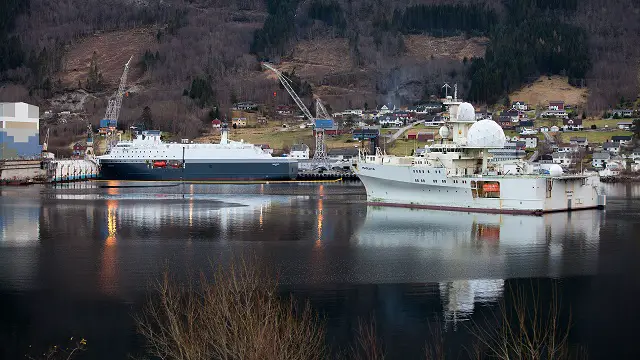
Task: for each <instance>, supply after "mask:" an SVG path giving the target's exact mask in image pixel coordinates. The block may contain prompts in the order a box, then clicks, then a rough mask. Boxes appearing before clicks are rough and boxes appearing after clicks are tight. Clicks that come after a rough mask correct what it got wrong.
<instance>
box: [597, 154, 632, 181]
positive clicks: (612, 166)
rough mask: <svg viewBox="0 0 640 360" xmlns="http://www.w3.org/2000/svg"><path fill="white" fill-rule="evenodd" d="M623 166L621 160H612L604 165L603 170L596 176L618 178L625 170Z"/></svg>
mask: <svg viewBox="0 0 640 360" xmlns="http://www.w3.org/2000/svg"><path fill="white" fill-rule="evenodd" d="M625 165H626V164H625V163H624V161H623V160H620V159H615V158H612V159H611V160H609V161H608V162H607V163H606V165H605V167H604V169H603V170H600V171H598V175H600V176H601V177H606V176H618V175H620V172H622V171H623V170H624V169H625Z"/></svg>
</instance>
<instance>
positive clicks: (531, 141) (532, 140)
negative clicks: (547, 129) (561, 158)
mask: <svg viewBox="0 0 640 360" xmlns="http://www.w3.org/2000/svg"><path fill="white" fill-rule="evenodd" d="M520 141H524V143H525V146H526V148H527V149H535V148H537V147H538V137H537V136H521V137H520Z"/></svg>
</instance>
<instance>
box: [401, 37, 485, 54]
mask: <svg viewBox="0 0 640 360" xmlns="http://www.w3.org/2000/svg"><path fill="white" fill-rule="evenodd" d="M488 43H489V39H488V38H486V37H471V38H466V37H464V36H452V37H433V36H428V35H407V36H405V37H404V44H405V46H406V48H407V54H408V55H410V56H414V57H418V58H421V59H429V58H431V56H433V57H434V58H450V59H458V60H463V59H464V58H465V57H466V58H467V59H471V58H474V57H476V58H479V57H483V56H484V51H485V48H486V47H487V44H488Z"/></svg>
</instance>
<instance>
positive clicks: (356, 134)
mask: <svg viewBox="0 0 640 360" xmlns="http://www.w3.org/2000/svg"><path fill="white" fill-rule="evenodd" d="M352 135H353V141H361V140H369V139H375V138H377V137H379V136H380V129H379V128H378V127H365V128H360V129H354V130H353V134H352Z"/></svg>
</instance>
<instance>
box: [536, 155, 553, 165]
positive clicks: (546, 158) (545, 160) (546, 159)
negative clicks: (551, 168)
mask: <svg viewBox="0 0 640 360" xmlns="http://www.w3.org/2000/svg"><path fill="white" fill-rule="evenodd" d="M538 162H539V163H540V164H553V156H552V155H551V154H542V155H540V156H538Z"/></svg>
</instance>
